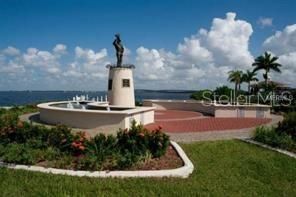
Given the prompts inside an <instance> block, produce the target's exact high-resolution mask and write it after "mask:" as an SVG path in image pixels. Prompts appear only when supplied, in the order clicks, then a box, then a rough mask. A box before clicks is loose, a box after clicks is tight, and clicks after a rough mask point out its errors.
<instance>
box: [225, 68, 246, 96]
mask: <svg viewBox="0 0 296 197" xmlns="http://www.w3.org/2000/svg"><path fill="white" fill-rule="evenodd" d="M228 74H229V76H228V81H230V82H232V83H234V84H235V87H234V92H235V95H236V93H237V90H240V84H241V83H242V76H243V72H242V71H240V70H232V71H229V72H228Z"/></svg>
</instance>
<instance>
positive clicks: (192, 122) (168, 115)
mask: <svg viewBox="0 0 296 197" xmlns="http://www.w3.org/2000/svg"><path fill="white" fill-rule="evenodd" d="M193 115H195V116H196V117H199V118H196V119H185V118H192V117H194V116H193ZM200 116H201V114H200V113H197V112H189V111H187V112H186V111H176V110H158V111H155V123H153V124H149V125H146V126H145V127H146V128H148V129H151V130H152V129H154V128H156V127H158V126H161V127H162V128H163V131H165V132H171V133H176V132H177V133H178V132H180V133H181V132H203V131H220V130H221V131H222V130H232V129H244V128H250V127H255V126H258V125H262V124H266V123H268V122H270V121H271V119H265V118H214V117H204V118H200Z"/></svg>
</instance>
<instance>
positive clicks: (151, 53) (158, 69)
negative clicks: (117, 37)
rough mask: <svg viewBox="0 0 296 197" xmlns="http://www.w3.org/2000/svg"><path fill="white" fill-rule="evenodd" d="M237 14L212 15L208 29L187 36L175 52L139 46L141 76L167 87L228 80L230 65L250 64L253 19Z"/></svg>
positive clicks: (211, 85) (216, 82)
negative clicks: (213, 17)
mask: <svg viewBox="0 0 296 197" xmlns="http://www.w3.org/2000/svg"><path fill="white" fill-rule="evenodd" d="M235 17H236V14H235V13H227V14H226V18H225V19H220V18H215V19H213V22H212V26H211V28H210V30H209V31H208V30H206V29H204V28H202V29H200V30H199V31H198V33H197V34H195V35H192V36H190V37H187V38H184V42H182V43H179V44H178V46H177V51H176V53H172V52H167V51H165V50H164V49H160V50H157V49H147V48H145V47H143V46H142V47H140V48H138V49H137V57H136V65H137V66H138V69H136V70H140V71H136V72H137V75H138V76H139V80H142V81H143V80H154V81H156V82H157V83H160V84H162V85H164V86H165V87H167V88H188V89H192V88H207V87H215V86H217V85H220V83H226V80H227V72H228V71H229V70H231V69H238V68H241V69H245V68H251V64H252V62H253V56H252V55H251V53H250V52H249V39H250V36H251V35H252V33H253V29H252V26H251V24H250V23H248V22H246V21H243V20H236V19H235ZM209 77H211V78H209ZM164 81H169V83H167V84H163V83H164ZM144 85H145V84H144ZM148 85H149V84H148ZM147 88H153V87H147Z"/></svg>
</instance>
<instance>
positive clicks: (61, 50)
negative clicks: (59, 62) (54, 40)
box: [52, 44, 67, 55]
mask: <svg viewBox="0 0 296 197" xmlns="http://www.w3.org/2000/svg"><path fill="white" fill-rule="evenodd" d="M52 51H53V52H54V53H55V54H57V55H63V54H66V53H67V46H66V45H64V44H57V45H56V46H55V47H54V48H53V50H52Z"/></svg>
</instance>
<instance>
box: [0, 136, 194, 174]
mask: <svg viewBox="0 0 296 197" xmlns="http://www.w3.org/2000/svg"><path fill="white" fill-rule="evenodd" d="M171 145H172V146H173V147H174V149H175V150H176V151H177V153H178V155H179V156H180V157H181V159H182V160H183V162H184V166H182V167H180V168H176V169H169V170H140V171H80V170H77V171H75V170H64V169H57V168H45V167H40V166H28V165H15V164H9V163H5V162H0V166H1V167H7V168H10V169H22V170H29V171H35V172H43V173H51V174H61V175H70V176H79V177H83V176H85V177H101V178H107V177H119V178H129V177H139V178H144V177H158V178H161V177H179V178H187V177H189V175H190V174H191V173H192V172H193V169H194V166H193V164H192V162H191V161H190V160H189V158H188V157H187V155H186V154H185V152H184V151H183V149H182V148H181V147H180V146H179V145H178V144H177V143H176V142H173V141H171Z"/></svg>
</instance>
